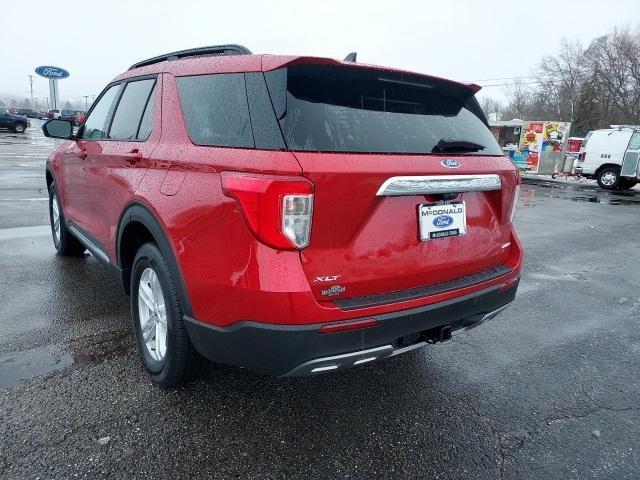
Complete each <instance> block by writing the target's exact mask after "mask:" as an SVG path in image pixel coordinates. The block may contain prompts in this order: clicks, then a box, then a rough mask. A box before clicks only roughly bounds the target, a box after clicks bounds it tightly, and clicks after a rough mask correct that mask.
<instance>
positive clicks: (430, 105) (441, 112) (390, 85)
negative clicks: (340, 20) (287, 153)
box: [265, 65, 503, 155]
mask: <svg viewBox="0 0 640 480" xmlns="http://www.w3.org/2000/svg"><path fill="white" fill-rule="evenodd" d="M265 77H266V79H267V85H268V87H269V92H270V94H271V99H272V101H273V104H274V107H275V109H276V115H277V117H278V119H279V121H280V126H281V128H282V132H283V134H284V139H285V142H286V144H287V147H288V148H289V149H290V150H301V151H326V152H372V153H418V154H424V153H444V152H442V151H441V150H439V149H438V148H437V147H436V146H437V145H438V143H439V142H441V141H444V142H446V143H448V144H449V145H451V144H454V145H455V144H456V143H460V142H463V144H465V145H467V149H466V150H465V151H464V153H468V154H476V155H503V152H502V150H501V149H500V146H499V145H498V143H497V141H496V140H495V138H494V136H493V135H492V134H491V132H490V130H489V128H488V127H487V125H486V123H485V120H484V118H481V117H483V114H482V113H481V110H480V107H479V106H478V102H477V101H476V99H475V98H474V97H473V92H472V90H470V89H468V88H466V87H464V86H461V85H458V84H455V83H451V82H446V81H441V80H437V79H431V78H428V77H423V76H420V75H412V74H406V73H400V72H392V71H385V70H378V69H368V68H361V67H351V68H349V67H334V66H325V65H300V66H292V67H288V68H286V69H280V70H276V71H273V72H268V73H266V74H265ZM469 143H471V144H475V145H478V146H479V147H482V148H477V149H476V150H475V151H469V150H472V149H469V147H468V144H469ZM447 153H448V154H451V153H458V152H455V151H448V152H447ZM460 153H462V152H460Z"/></svg>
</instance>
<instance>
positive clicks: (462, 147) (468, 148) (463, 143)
mask: <svg viewBox="0 0 640 480" xmlns="http://www.w3.org/2000/svg"><path fill="white" fill-rule="evenodd" d="M484 149H485V146H484V145H480V144H479V143H475V142H469V141H467V140H449V139H445V138H443V139H441V140H440V141H439V142H438V143H437V144H436V146H435V147H433V149H432V150H431V152H432V153H438V152H477V151H478V150H484Z"/></svg>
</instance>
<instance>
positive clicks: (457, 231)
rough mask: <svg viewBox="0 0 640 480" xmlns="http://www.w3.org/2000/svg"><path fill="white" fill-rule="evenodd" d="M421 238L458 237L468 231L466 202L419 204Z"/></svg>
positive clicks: (424, 239)
mask: <svg viewBox="0 0 640 480" xmlns="http://www.w3.org/2000/svg"><path fill="white" fill-rule="evenodd" d="M418 218H419V219H420V240H422V241H426V240H435V239H437V238H447V237H457V236H458V235H464V234H465V233H467V213H466V211H465V206H464V202H452V203H446V204H438V205H431V204H421V205H418Z"/></svg>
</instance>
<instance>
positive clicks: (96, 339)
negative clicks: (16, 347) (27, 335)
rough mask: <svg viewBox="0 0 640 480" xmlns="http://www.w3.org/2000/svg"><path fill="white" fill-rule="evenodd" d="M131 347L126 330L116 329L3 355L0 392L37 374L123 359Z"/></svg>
mask: <svg viewBox="0 0 640 480" xmlns="http://www.w3.org/2000/svg"><path fill="white" fill-rule="evenodd" d="M133 345H134V339H133V335H132V333H131V332H130V331H129V330H116V331H111V332H104V333H101V334H99V335H95V336H93V337H84V338H81V339H76V340H71V341H69V342H66V343H64V344H56V345H43V346H38V347H34V348H30V349H28V350H21V351H18V352H9V353H5V354H3V355H0V389H1V388H8V387H11V386H13V385H17V384H18V383H21V382H23V381H25V380H28V379H30V378H33V377H36V376H38V375H44V374H47V373H53V372H61V371H63V370H66V369H70V368H78V367H82V366H84V365H87V364H94V363H100V362H102V361H104V360H108V359H111V358H115V357H120V356H124V355H126V354H127V353H129V352H130V351H131V350H132V348H133Z"/></svg>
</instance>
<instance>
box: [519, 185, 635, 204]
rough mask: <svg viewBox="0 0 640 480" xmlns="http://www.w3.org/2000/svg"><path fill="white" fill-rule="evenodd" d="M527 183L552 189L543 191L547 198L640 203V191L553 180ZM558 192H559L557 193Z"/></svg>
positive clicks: (590, 201) (605, 202) (604, 202)
mask: <svg viewBox="0 0 640 480" xmlns="http://www.w3.org/2000/svg"><path fill="white" fill-rule="evenodd" d="M527 185H531V186H535V187H540V188H543V189H550V190H551V191H553V192H554V193H543V192H541V195H542V196H543V197H547V198H559V199H561V200H569V201H572V202H586V203H601V204H604V205H640V191H637V190H631V191H619V192H608V191H605V190H601V189H599V188H597V187H594V186H583V185H570V184H567V185H563V184H559V183H553V182H544V181H542V182H535V183H528V184H527ZM555 192H558V193H555Z"/></svg>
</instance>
